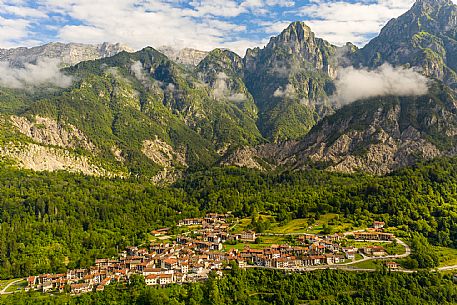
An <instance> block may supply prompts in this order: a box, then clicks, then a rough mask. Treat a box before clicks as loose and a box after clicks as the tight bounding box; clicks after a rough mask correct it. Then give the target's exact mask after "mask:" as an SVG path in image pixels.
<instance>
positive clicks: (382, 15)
mask: <svg viewBox="0 0 457 305" xmlns="http://www.w3.org/2000/svg"><path fill="white" fill-rule="evenodd" d="M312 2H313V4H312V5H308V6H303V7H302V8H301V9H300V11H301V12H300V15H301V16H303V17H305V18H306V19H308V21H306V22H307V23H308V24H309V25H310V27H311V29H312V30H313V31H314V32H316V34H317V35H318V36H320V37H323V38H325V39H327V40H329V41H330V42H332V43H335V44H338V45H343V44H344V43H346V42H352V43H354V44H356V45H359V46H363V45H364V44H366V43H367V42H368V40H369V39H370V36H372V34H374V33H379V31H380V30H381V28H382V27H383V26H384V25H385V24H386V23H387V22H388V21H389V20H390V19H392V18H395V17H398V16H400V15H401V14H403V13H404V12H405V11H407V10H408V9H409V8H411V6H412V5H413V3H414V0H378V1H374V2H373V1H370V2H368V1H360V2H349V1H342V0H339V1H327V0H314V1H312Z"/></svg>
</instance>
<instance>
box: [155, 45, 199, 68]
mask: <svg viewBox="0 0 457 305" xmlns="http://www.w3.org/2000/svg"><path fill="white" fill-rule="evenodd" d="M157 50H158V51H159V52H161V53H163V54H165V55H166V56H167V57H168V58H169V59H171V60H172V61H174V62H177V63H179V64H183V65H188V66H197V65H198V64H199V63H200V62H201V61H202V60H203V59H204V58H205V57H206V56H207V55H208V52H205V51H200V50H195V49H191V48H184V49H175V48H172V47H167V46H163V47H160V48H158V49H157Z"/></svg>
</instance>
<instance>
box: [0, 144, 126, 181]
mask: <svg viewBox="0 0 457 305" xmlns="http://www.w3.org/2000/svg"><path fill="white" fill-rule="evenodd" d="M0 156H1V157H2V158H6V159H9V160H13V161H14V162H15V163H16V164H17V166H19V167H20V168H25V169H31V170H34V171H50V172H52V171H59V170H63V171H68V172H74V173H82V174H85V175H90V176H105V177H112V176H118V175H119V174H114V173H110V172H108V171H106V170H104V169H103V168H101V167H99V166H97V165H95V164H93V163H92V162H91V161H90V160H89V158H87V157H85V156H78V155H75V154H73V153H71V152H69V151H67V150H64V149H59V148H52V147H45V146H41V145H38V144H21V145H16V144H10V145H6V146H3V147H0Z"/></svg>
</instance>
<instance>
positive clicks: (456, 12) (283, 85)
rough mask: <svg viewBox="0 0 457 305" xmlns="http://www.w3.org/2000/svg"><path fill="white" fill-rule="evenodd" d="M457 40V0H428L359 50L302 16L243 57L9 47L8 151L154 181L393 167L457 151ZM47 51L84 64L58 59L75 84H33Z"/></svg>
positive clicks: (1, 144) (38, 161)
mask: <svg viewBox="0 0 457 305" xmlns="http://www.w3.org/2000/svg"><path fill="white" fill-rule="evenodd" d="M456 41H457V7H456V6H455V5H454V4H453V3H452V2H451V1H448V0H418V1H417V2H416V3H415V4H414V6H413V7H412V9H411V10H410V11H408V12H407V13H406V14H404V15H403V16H401V17H399V18H397V19H394V20H392V21H390V22H389V23H388V24H387V25H386V27H385V28H384V29H383V30H382V31H381V33H380V35H379V36H378V37H377V38H375V39H373V40H372V41H371V42H370V43H369V44H368V45H367V46H365V47H364V48H362V49H357V47H355V46H354V45H352V44H347V45H346V46H344V47H337V46H334V45H332V44H330V43H329V42H327V41H325V40H323V39H320V38H318V37H315V35H314V33H313V32H312V29H310V28H309V27H308V26H307V25H306V24H305V23H303V22H294V23H292V24H290V25H289V26H288V27H287V28H286V29H285V30H284V31H283V32H282V33H281V34H280V35H278V36H276V37H273V38H271V40H270V42H269V43H268V44H267V45H266V47H265V48H262V49H261V48H255V49H249V50H248V51H247V53H246V55H245V57H244V58H242V57H240V56H239V55H237V54H236V53H233V52H231V51H230V50H222V49H216V50H213V51H211V52H209V53H206V52H201V51H196V50H190V49H186V50H182V51H175V50H173V49H171V48H160V51H161V52H159V51H157V50H155V49H153V48H146V49H143V50H141V51H138V52H135V53H133V52H132V53H128V52H125V51H132V50H130V49H128V48H127V47H125V46H121V45H110V44H104V45H100V46H84V45H78V44H71V45H61V44H51V45H47V46H43V47H39V48H33V49H16V50H1V51H0V59H1V60H2V61H7V62H8V63H9V65H10V66H9V67H5V66H3V68H4V69H5V70H4V71H5V72H4V73H2V74H3V75H7V76H8V77H5V76H4V77H3V78H2V77H0V84H2V86H3V87H4V88H3V89H2V90H1V91H0V98H1V101H2V102H1V103H0V111H1V113H2V116H1V121H0V156H2V157H3V158H6V159H8V160H11V161H12V162H15V163H16V164H18V165H19V166H21V167H25V168H31V169H35V170H68V171H76V172H83V173H85V174H91V175H104V176H124V177H125V176H129V175H142V176H147V177H153V179H154V180H155V181H157V182H160V181H173V180H174V179H176V177H178V176H179V175H181V174H182V173H183V172H184V171H186V170H190V169H192V168H201V167H208V166H214V165H219V164H224V165H237V166H246V167H253V168H258V169H262V170H269V169H274V168H285V169H299V168H304V167H313V166H318V167H319V168H324V169H329V170H335V171H342V172H356V171H366V172H369V173H373V174H385V173H388V172H391V171H392V170H395V169H397V168H399V167H402V166H405V165H410V164H413V163H414V162H416V161H418V160H422V159H429V158H434V157H438V156H447V155H455V154H456V148H455V147H456V136H457V117H456V115H457V108H456V107H457V96H456V92H455V90H456V85H455V84H456V80H457V78H456V77H457V74H456V73H457V56H456V54H457V53H456V51H457V43H456ZM43 58H47V59H49V58H51V59H57V60H58V62H59V64H60V65H62V66H71V65H73V64H75V63H77V62H80V63H79V64H77V65H75V66H71V67H68V68H66V69H64V70H63V71H58V70H57V71H54V72H55V73H63V74H64V76H65V77H67V78H68V80H69V82H68V83H67V84H62V83H59V82H57V81H56V78H55V77H54V78H53V77H52V73H54V72H52V71H51V74H48V75H47V78H44V79H45V80H46V81H45V82H43V81H42V82H41V83H40V84H39V86H36V85H35V84H34V81H33V80H34V79H36V78H30V77H28V75H29V74H30V73H35V72H34V71H36V69H34V68H33V67H34V66H37V65H38V66H39V64H40V62H42V60H43ZM8 71H9V72H8ZM11 71H13V72H14V73H11ZM29 72H30V73H29ZM62 77H63V76H62ZM62 77H60V78H58V79H61V78H62ZM41 79H43V78H41ZM12 81H17V82H19V84H20V86H13V85H11V84H12ZM17 82H16V83H17Z"/></svg>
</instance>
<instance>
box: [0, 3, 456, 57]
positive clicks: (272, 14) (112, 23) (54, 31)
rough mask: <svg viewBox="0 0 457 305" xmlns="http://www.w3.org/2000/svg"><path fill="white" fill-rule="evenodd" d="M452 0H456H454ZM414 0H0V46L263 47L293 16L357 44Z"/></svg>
mask: <svg viewBox="0 0 457 305" xmlns="http://www.w3.org/2000/svg"><path fill="white" fill-rule="evenodd" d="M456 1H457V0H456ZM413 2H414V0H358V1H356V0H308V1H292V0H188V1H184V0H142V1H135V0H114V1H113V0H97V1H94V0H36V1H32V0H0V47H4V48H10V47H16V46H32V45H37V44H43V43H46V42H51V41H56V40H59V41H62V42H82V43H91V44H92V43H97V44H98V43H102V42H105V41H110V42H120V43H124V44H127V45H129V46H131V47H133V48H135V49H140V48H143V47H146V46H153V47H159V46H164V45H165V46H171V47H174V48H177V49H182V48H185V47H190V48H194V49H198V50H203V51H209V50H212V49H214V48H229V49H231V50H233V51H235V52H237V53H238V54H239V55H244V53H245V50H246V49H247V48H252V47H256V46H260V47H262V46H263V45H264V44H265V43H267V42H268V40H269V38H270V36H272V35H276V34H278V33H280V32H281V31H282V30H283V29H284V28H285V27H286V26H287V25H288V24H289V21H291V20H303V21H305V22H306V23H308V24H309V25H310V26H311V28H312V29H313V31H315V32H316V33H317V35H318V36H319V37H322V38H324V39H326V40H329V41H330V42H332V43H335V44H338V45H342V44H344V43H346V42H347V41H351V42H353V43H355V44H356V45H358V46H362V45H364V44H365V43H366V42H367V41H368V40H369V39H371V38H373V37H374V36H375V35H376V34H377V33H378V32H379V31H380V29H381V27H382V26H383V25H385V24H386V23H387V22H388V21H389V20H390V19H391V18H394V17H397V16H399V15H401V14H402V13H404V12H405V11H406V10H408V9H409V8H410V7H411V5H412V3H413Z"/></svg>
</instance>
